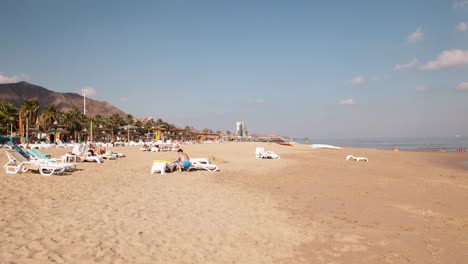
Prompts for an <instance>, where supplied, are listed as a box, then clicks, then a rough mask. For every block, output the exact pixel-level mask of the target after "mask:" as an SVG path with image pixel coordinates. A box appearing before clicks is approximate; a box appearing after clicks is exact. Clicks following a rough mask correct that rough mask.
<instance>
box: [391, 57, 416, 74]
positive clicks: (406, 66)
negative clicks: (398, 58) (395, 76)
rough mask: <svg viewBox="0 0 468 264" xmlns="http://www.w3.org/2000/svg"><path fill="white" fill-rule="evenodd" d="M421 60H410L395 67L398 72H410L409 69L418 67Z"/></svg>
mask: <svg viewBox="0 0 468 264" xmlns="http://www.w3.org/2000/svg"><path fill="white" fill-rule="evenodd" d="M419 64H420V63H419V60H418V59H413V60H411V61H410V62H408V63H406V64H396V65H395V67H394V68H393V69H394V70H395V71H397V72H405V73H406V72H408V71H409V70H411V69H413V68H416V67H418V65H419Z"/></svg>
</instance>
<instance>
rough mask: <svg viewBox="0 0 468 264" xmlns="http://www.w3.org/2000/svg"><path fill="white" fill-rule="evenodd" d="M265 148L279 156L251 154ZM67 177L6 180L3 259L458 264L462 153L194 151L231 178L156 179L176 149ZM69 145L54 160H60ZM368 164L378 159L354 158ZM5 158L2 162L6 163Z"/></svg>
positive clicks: (133, 154)
mask: <svg viewBox="0 0 468 264" xmlns="http://www.w3.org/2000/svg"><path fill="white" fill-rule="evenodd" d="M256 146H262V147H264V148H265V149H266V150H270V151H274V152H276V153H277V154H279V155H280V156H281V159H279V160H259V159H256V158H255V147H256ZM112 149H113V150H114V151H116V152H124V153H125V154H126V155H127V157H126V158H122V159H118V160H115V161H105V162H104V163H103V164H96V163H81V164H79V165H78V168H79V170H78V171H76V172H73V173H72V174H71V175H66V176H54V177H42V176H40V175H39V174H37V173H30V172H27V173H25V174H21V175H7V174H5V173H4V171H3V170H2V172H1V173H0V177H1V181H0V187H1V188H2V190H3V191H2V193H1V194H0V201H1V205H0V209H1V210H2V212H4V218H3V220H2V221H1V222H0V258H1V259H3V260H4V261H10V260H11V261H13V260H15V261H20V262H21V261H32V262H34V261H39V262H40V261H57V262H65V263H66V262H70V261H72V262H73V261H77V259H80V260H83V261H89V262H109V261H110V262H113V263H141V262H152V263H174V262H175V263H184V262H192V263H226V262H235V263H253V262H255V263H272V262H274V263H301V262H303V263H328V262H336V263H383V262H390V263H392V262H393V263H403V262H407V261H410V262H416V263H431V262H432V263H461V262H463V260H464V259H467V258H468V255H467V253H466V252H465V251H464V248H466V246H465V245H466V244H467V243H468V240H467V237H468V230H467V229H466V225H467V224H468V222H467V221H468V212H467V211H466V206H465V201H466V199H468V194H467V193H468V178H467V177H466V170H465V168H464V167H461V166H460V165H457V164H458V162H462V161H463V160H464V159H466V158H467V157H468V155H466V154H459V153H441V152H419V151H399V152H393V151H391V150H375V149H361V148H343V149H341V150H325V149H320V150H312V149H310V147H309V146H308V145H301V144H297V145H296V146H293V147H290V146H282V145H278V144H275V143H252V142H246V143H222V144H195V145H184V146H183V149H184V151H185V152H186V153H188V154H189V156H190V157H193V158H201V157H206V158H209V159H210V160H211V161H212V162H213V163H214V164H217V165H218V166H219V167H220V169H221V171H220V172H215V173H209V172H206V171H193V172H188V173H186V172H184V173H167V174H163V175H161V174H150V173H149V171H150V168H151V164H152V161H153V160H156V159H162V160H175V157H176V153H175V152H162V153H154V152H142V151H140V150H139V148H138V147H115V148H112ZM66 151H67V149H63V148H54V149H50V150H45V151H44V152H45V153H48V154H52V156H53V157H57V156H58V155H60V154H63V153H65V152H66ZM348 154H352V155H354V156H363V157H367V158H369V162H354V161H347V160H345V157H346V155H348ZM5 162H6V156H5V154H3V153H2V154H0V163H2V165H3V164H5Z"/></svg>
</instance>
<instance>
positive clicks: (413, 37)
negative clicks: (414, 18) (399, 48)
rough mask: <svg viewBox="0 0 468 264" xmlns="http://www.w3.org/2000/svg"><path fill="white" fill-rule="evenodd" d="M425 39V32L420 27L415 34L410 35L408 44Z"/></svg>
mask: <svg viewBox="0 0 468 264" xmlns="http://www.w3.org/2000/svg"><path fill="white" fill-rule="evenodd" d="M423 39H424V32H423V30H422V26H419V27H418V28H417V29H416V31H415V32H413V33H411V34H409V36H408V42H409V43H417V42H420V41H422V40H423Z"/></svg>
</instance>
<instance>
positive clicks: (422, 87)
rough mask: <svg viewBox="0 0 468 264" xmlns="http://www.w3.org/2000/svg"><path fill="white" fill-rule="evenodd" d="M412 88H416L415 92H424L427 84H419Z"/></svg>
mask: <svg viewBox="0 0 468 264" xmlns="http://www.w3.org/2000/svg"><path fill="white" fill-rule="evenodd" d="M414 90H416V92H418V93H424V92H427V90H428V88H427V86H424V85H420V86H417V87H416V88H415V89H414Z"/></svg>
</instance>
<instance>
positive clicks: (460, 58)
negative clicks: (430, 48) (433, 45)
mask: <svg viewBox="0 0 468 264" xmlns="http://www.w3.org/2000/svg"><path fill="white" fill-rule="evenodd" d="M463 64H468V50H460V49H458V50H445V51H443V52H442V53H441V54H439V56H438V57H437V59H436V60H434V61H430V62H428V63H426V64H425V65H423V66H422V69H423V70H440V69H445V68H450V67H455V66H459V65H463Z"/></svg>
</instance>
